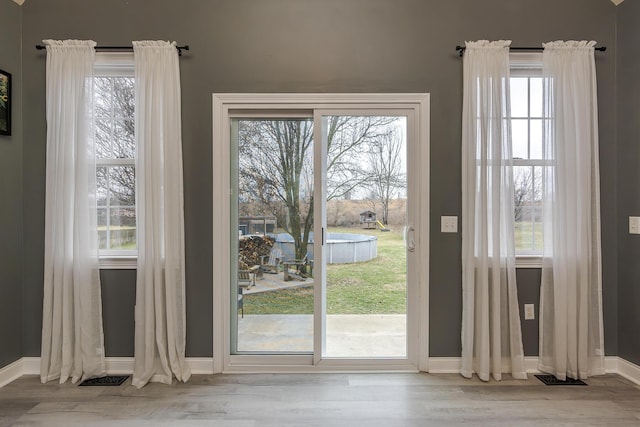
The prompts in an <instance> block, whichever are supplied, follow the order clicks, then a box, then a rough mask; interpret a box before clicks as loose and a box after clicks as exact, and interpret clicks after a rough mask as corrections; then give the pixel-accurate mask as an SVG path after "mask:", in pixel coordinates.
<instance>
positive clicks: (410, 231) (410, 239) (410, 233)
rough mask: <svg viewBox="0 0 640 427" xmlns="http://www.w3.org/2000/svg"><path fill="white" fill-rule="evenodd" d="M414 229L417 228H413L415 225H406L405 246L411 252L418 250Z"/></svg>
mask: <svg viewBox="0 0 640 427" xmlns="http://www.w3.org/2000/svg"><path fill="white" fill-rule="evenodd" d="M414 231H415V229H414V228H413V225H407V226H405V227H404V247H405V248H406V249H407V251H409V252H413V251H415V250H416V241H415V239H414Z"/></svg>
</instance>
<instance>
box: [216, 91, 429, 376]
mask: <svg viewBox="0 0 640 427" xmlns="http://www.w3.org/2000/svg"><path fill="white" fill-rule="evenodd" d="M429 103H430V97H429V94H426V93H421V94H300V93H296V94H234V93H224V94H222V93H219V94H216V93H214V94H213V123H212V124H213V129H212V137H213V141H212V142H213V149H212V155H213V158H212V161H213V206H212V208H213V210H212V213H213V218H212V219H213V236H212V244H213V260H212V269H213V270H212V272H213V283H212V285H213V372H214V373H220V372H335V371H361V370H367V371H371V370H376V371H398V370H400V371H427V370H428V354H429V350H428V342H429V341H428V332H429V298H428V295H429V188H430V182H429V169H430V168H429V165H430V153H429V133H430V132H429ZM367 108H369V109H376V110H394V109H400V110H413V112H414V113H413V114H414V117H415V120H414V124H413V129H407V134H408V135H409V134H413V135H415V137H416V138H417V141H416V143H415V144H413V146H414V148H415V151H414V153H413V156H411V157H408V159H407V161H408V162H411V163H412V167H409V165H408V168H409V170H410V171H413V172H410V173H412V177H411V179H412V180H413V181H414V182H416V183H418V185H419V188H418V191H417V192H416V193H417V194H415V195H412V199H415V201H414V203H415V209H416V210H415V212H416V213H415V218H416V219H415V223H414V224H409V225H411V226H413V227H414V232H413V239H414V240H415V251H414V252H412V253H411V254H412V255H413V256H414V257H415V265H416V271H415V276H416V280H417V284H416V289H415V291H416V292H415V294H414V297H413V298H410V299H409V298H408V299H407V312H409V310H410V308H409V305H411V310H412V311H413V310H415V311H414V312H415V316H414V317H413V319H415V320H414V323H415V324H414V325H413V326H412V325H410V324H409V323H410V322H408V324H407V341H408V342H410V341H413V342H415V343H416V345H415V348H411V347H410V346H409V347H408V349H407V350H408V351H411V352H412V354H407V356H408V359H407V361H406V363H405V361H403V360H384V359H375V360H366V359H365V360H363V359H356V360H340V359H337V360H330V361H329V362H330V363H314V355H268V356H262V355H231V348H230V347H231V346H230V329H231V325H230V300H231V292H230V286H229V283H230V280H231V274H230V265H231V264H230V263H231V254H230V251H229V247H230V244H231V241H230V238H231V237H230V236H231V233H230V231H229V230H230V228H229V225H230V221H231V213H230V212H231V200H230V195H231V193H232V191H231V169H230V155H231V150H230V143H231V135H230V133H231V132H230V129H231V126H230V124H231V116H232V112H238V111H246V112H251V111H258V110H261V111H266V110H271V111H274V112H278V111H282V112H283V113H285V112H286V113H290V112H296V111H300V110H307V111H309V110H312V111H315V110H327V109H330V110H351V109H353V110H356V111H361V110H366V109H367ZM425 165H426V167H425ZM408 286H409V285H408ZM409 334H411V337H410V336H409ZM314 339H316V338H314ZM314 351H315V353H317V352H318V349H317V348H315V349H314ZM316 362H317V360H316ZM323 362H325V361H323Z"/></svg>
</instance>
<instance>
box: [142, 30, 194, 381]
mask: <svg viewBox="0 0 640 427" xmlns="http://www.w3.org/2000/svg"><path fill="white" fill-rule="evenodd" d="M133 49H134V67H135V72H134V73H135V91H136V95H135V99H136V144H137V154H138V156H137V164H136V174H137V182H136V184H137V186H136V193H137V195H136V203H137V219H138V239H137V241H138V272H137V287H136V310H135V362H134V372H133V385H134V386H136V387H138V388H140V387H143V386H144V385H145V384H146V383H147V382H149V381H156V382H162V383H165V384H171V382H172V378H173V376H175V377H176V378H177V379H178V380H180V381H187V380H188V379H189V377H190V376H191V372H190V371H189V368H188V367H187V365H186V361H185V345H186V310H185V272H184V262H185V261H184V214H183V187H182V137H181V116H180V114H181V112H180V71H179V64H178V51H177V49H176V45H175V43H168V42H163V41H139V42H133Z"/></svg>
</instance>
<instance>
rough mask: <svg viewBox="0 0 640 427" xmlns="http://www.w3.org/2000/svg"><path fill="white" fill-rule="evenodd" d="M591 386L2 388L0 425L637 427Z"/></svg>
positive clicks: (236, 378) (295, 383)
mask: <svg viewBox="0 0 640 427" xmlns="http://www.w3.org/2000/svg"><path fill="white" fill-rule="evenodd" d="M587 382H588V384H589V385H588V386H587V387H585V386H545V385H543V384H542V383H540V382H539V381H538V380H537V379H536V378H534V377H533V376H531V377H530V378H529V380H528V381H518V380H513V379H511V378H509V377H507V379H504V380H503V381H501V382H499V383H498V382H494V381H492V382H490V383H482V382H481V381H479V380H477V379H472V380H467V379H464V378H462V377H461V376H460V375H456V374H386V373H385V374H382V373H380V374H233V375H196V376H193V377H192V379H191V380H190V381H189V382H188V383H187V384H174V385H173V386H166V385H161V384H149V385H147V386H146V387H144V388H143V389H142V390H137V389H135V388H134V387H132V386H131V380H128V381H127V382H126V383H125V384H123V385H122V386H119V387H77V386H74V385H72V384H69V383H67V384H63V385H60V384H57V383H49V384H46V385H42V384H40V383H39V380H38V378H36V377H33V376H26V377H23V378H21V379H19V380H17V381H15V382H13V383H11V384H9V385H7V386H6V387H4V388H2V389H0V425H1V426H167V425H170V426H187V427H189V426H232V427H236V426H358V427H360V426H362V427H364V426H367V427H369V426H385V427H387V426H390V427H395V426H437V425H462V424H464V425H466V426H483V425H489V426H494V425H499V426H517V427H519V426H587V425H597V426H639V425H640V387H638V386H636V385H634V384H633V383H631V382H629V381H627V380H625V379H624V378H622V377H620V376H617V375H605V376H601V377H593V378H590V379H589V380H588V381H587Z"/></svg>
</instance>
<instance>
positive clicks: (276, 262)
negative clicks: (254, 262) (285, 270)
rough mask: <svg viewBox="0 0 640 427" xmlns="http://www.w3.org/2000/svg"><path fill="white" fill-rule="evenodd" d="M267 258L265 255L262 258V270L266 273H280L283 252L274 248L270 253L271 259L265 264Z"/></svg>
mask: <svg viewBox="0 0 640 427" xmlns="http://www.w3.org/2000/svg"><path fill="white" fill-rule="evenodd" d="M266 258H267V257H266V256H265V255H263V256H261V257H260V270H261V271H262V272H264V273H272V274H276V273H278V271H279V270H280V262H281V261H282V251H281V250H280V249H279V248H276V247H274V248H272V249H271V252H270V253H269V259H268V260H267V261H266V262H265V259H266Z"/></svg>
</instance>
